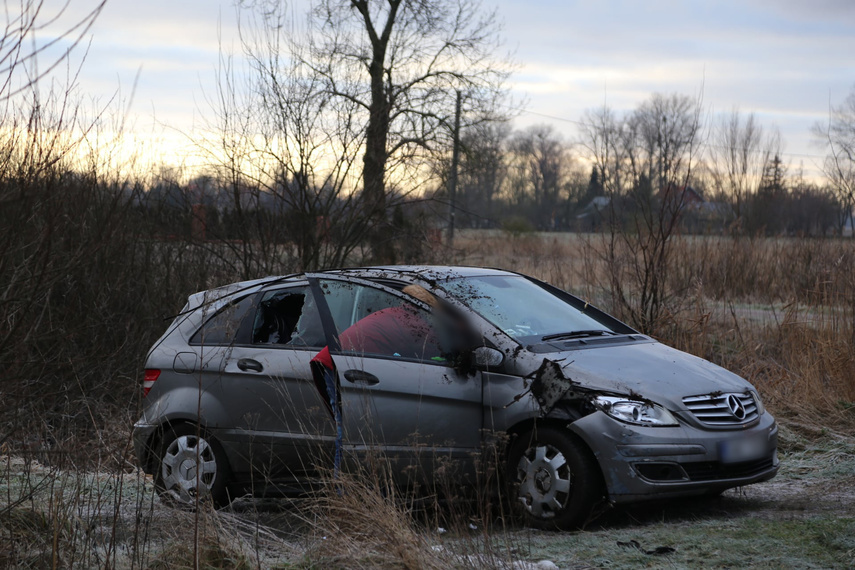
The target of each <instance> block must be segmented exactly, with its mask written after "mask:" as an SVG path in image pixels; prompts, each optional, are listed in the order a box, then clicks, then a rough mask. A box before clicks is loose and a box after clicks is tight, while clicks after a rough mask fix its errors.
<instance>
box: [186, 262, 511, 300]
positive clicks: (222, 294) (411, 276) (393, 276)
mask: <svg viewBox="0 0 855 570" xmlns="http://www.w3.org/2000/svg"><path fill="white" fill-rule="evenodd" d="M307 274H309V275H340V276H342V277H358V278H362V279H369V280H373V279H377V280H389V281H404V282H408V283H413V282H422V283H426V284H427V285H431V286H433V285H435V284H437V283H440V282H443V281H448V280H450V279H458V278H461V277H483V276H486V275H517V274H516V273H513V272H510V271H505V270H502V269H495V268H490V267H469V266H465V265H455V266H452V265H375V266H366V267H344V268H338V269H324V270H319V271H307V272H304V273H292V274H290V275H271V276H269V277H263V278H261V279H254V280H252V281H241V282H238V283H231V284H229V285H224V286H221V287H216V288H214V289H210V290H208V291H200V292H198V293H194V294H193V295H191V296H190V299H189V301H190V307H189V308H191V309H194V308H198V307H199V306H201V305H202V304H207V303H206V302H205V300H206V299H211V297H212V294H213V299H225V298H227V297H230V296H232V295H236V294H238V293H252V292H255V291H258V290H259V289H263V288H266V287H268V286H272V285H276V284H279V283H282V284H284V283H293V282H294V281H299V280H303V279H305V276H306V275H307ZM208 302H210V301H208Z"/></svg>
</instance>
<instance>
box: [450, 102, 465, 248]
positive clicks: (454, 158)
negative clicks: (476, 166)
mask: <svg viewBox="0 0 855 570" xmlns="http://www.w3.org/2000/svg"><path fill="white" fill-rule="evenodd" d="M461 99H462V94H461V93H460V90H458V91H457V102H456V103H455V105H454V132H453V133H452V135H453V136H454V147H453V149H452V151H451V173H450V174H449V175H448V247H450V248H451V247H454V211H455V209H456V206H455V199H456V197H457V164H458V163H459V162H460V101H461Z"/></svg>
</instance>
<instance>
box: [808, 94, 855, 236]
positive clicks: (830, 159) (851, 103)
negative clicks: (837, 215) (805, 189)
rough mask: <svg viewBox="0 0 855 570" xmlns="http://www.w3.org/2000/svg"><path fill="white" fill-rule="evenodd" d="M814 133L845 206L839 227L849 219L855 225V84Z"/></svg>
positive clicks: (835, 190) (830, 110) (829, 173)
mask: <svg viewBox="0 0 855 570" xmlns="http://www.w3.org/2000/svg"><path fill="white" fill-rule="evenodd" d="M813 133H814V136H815V137H816V138H817V140H818V141H819V143H820V144H822V145H823V146H824V147H825V148H826V150H827V152H828V155H827V156H826V158H825V165H824V171H825V176H826V178H828V181H829V184H830V185H831V187H832V188H833V189H834V192H835V194H836V196H837V199H838V200H839V201H840V203H841V204H842V205H843V212H842V216H841V220H840V227H841V228H842V227H843V225H844V224H845V223H846V221H847V220H849V221H850V224H851V225H853V226H855V87H853V88H852V90H851V91H850V92H849V96H848V97H846V99H845V100H844V101H843V103H841V104H840V105H838V106H836V107H835V106H831V107H830V108H829V111H828V122H827V123H825V124H823V123H817V124H815V125H814V127H813ZM853 236H855V233H853Z"/></svg>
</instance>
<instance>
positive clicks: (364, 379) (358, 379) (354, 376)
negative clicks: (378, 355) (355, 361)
mask: <svg viewBox="0 0 855 570" xmlns="http://www.w3.org/2000/svg"><path fill="white" fill-rule="evenodd" d="M344 379H345V380H347V381H348V382H353V383H354V384H363V385H365V386H373V385H374V384H379V383H380V379H379V378H377V377H376V376H374V375H373V374H371V373H370V372H365V371H364V370H348V371H347V372H345V373H344Z"/></svg>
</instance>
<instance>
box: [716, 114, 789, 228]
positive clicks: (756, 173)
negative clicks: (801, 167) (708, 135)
mask: <svg viewBox="0 0 855 570" xmlns="http://www.w3.org/2000/svg"><path fill="white" fill-rule="evenodd" d="M780 147H781V139H780V135H779V134H778V133H777V131H775V132H772V133H767V132H766V131H764V129H763V127H762V126H761V125H760V124H759V123H758V122H757V118H756V117H755V115H754V113H750V114H749V115H748V116H747V117H743V116H742V115H741V114H740V112H739V110H738V109H734V110H733V111H731V112H730V113H729V114H728V115H726V116H723V117H722V118H721V119H720V120H719V122H718V124H716V125H715V126H714V127H713V132H712V141H711V144H710V145H709V147H708V158H709V163H708V166H709V171H710V174H711V176H712V180H713V184H714V185H715V188H716V190H717V191H718V192H719V193H720V194H723V195H726V196H728V197H729V198H730V199H731V200H732V201H733V206H734V210H735V213H736V217H737V218H741V217H742V216H744V215H745V203H746V201H747V200H748V199H749V198H750V197H751V196H752V195H753V194H754V193H756V192H757V189H758V188H759V186H760V180H761V178H762V177H763V168H764V167H765V165H766V164H767V163H768V162H769V161H770V160H771V159H772V157H773V156H775V155H776V154H777V153H779V152H780V150H781V148H780Z"/></svg>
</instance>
